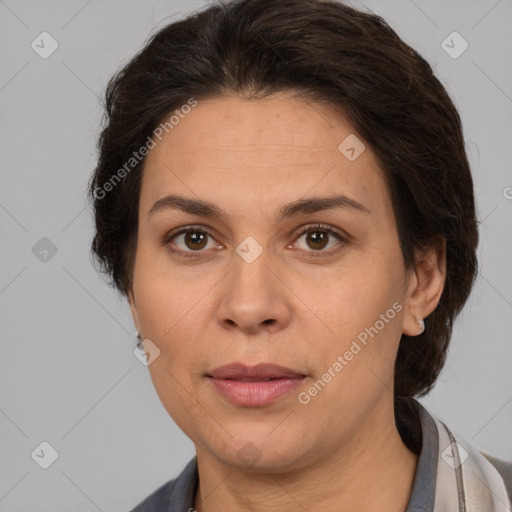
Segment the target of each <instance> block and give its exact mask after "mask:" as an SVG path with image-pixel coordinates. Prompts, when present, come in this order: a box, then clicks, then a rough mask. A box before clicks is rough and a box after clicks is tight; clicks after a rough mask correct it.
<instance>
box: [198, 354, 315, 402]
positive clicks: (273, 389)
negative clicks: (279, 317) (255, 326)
mask: <svg viewBox="0 0 512 512" xmlns="http://www.w3.org/2000/svg"><path fill="white" fill-rule="evenodd" d="M207 377H208V378H209V380H210V382H211V383H212V384H213V386H214V388H215V389H216V390H217V391H218V392H219V393H221V394H222V395H223V396H224V397H225V398H227V399H228V400H229V401H230V402H232V403H234V404H236V405H242V406H246V407H259V406H263V405H267V404H270V403H272V402H275V401H276V400H278V399H279V398H281V397H283V396H284V395H287V394H288V393H290V392H291V391H293V390H294V389H296V388H297V387H298V386H299V385H300V384H301V382H302V381H303V379H304V378H305V377H306V376H305V375H304V374H302V373H300V372H298V371H295V370H292V369H290V368H285V367H283V366H279V365H275V364H259V365H256V366H253V367H248V366H245V365H243V364H241V363H234V364H228V365H225V366H221V367H219V368H216V369H215V370H213V371H212V372H211V373H210V374H208V375H207ZM269 379H272V380H269Z"/></svg>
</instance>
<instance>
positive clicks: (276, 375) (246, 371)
mask: <svg viewBox="0 0 512 512" xmlns="http://www.w3.org/2000/svg"><path fill="white" fill-rule="evenodd" d="M207 376H208V377H213V378H214V379H233V380H240V381H262V380H271V379H283V378H291V379H293V378H302V377H305V375H304V374H303V373H301V372H299V371H295V370H292V369H290V368H285V367H284V366H279V365H277V364H268V363H261V364H258V365H256V366H252V367H249V366H246V365H244V364H242V363H232V364H227V365H225V366H220V367H219V368H216V369H215V370H213V371H212V372H211V373H210V374H208V375H207Z"/></svg>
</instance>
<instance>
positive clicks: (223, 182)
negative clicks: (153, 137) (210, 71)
mask: <svg viewBox="0 0 512 512" xmlns="http://www.w3.org/2000/svg"><path fill="white" fill-rule="evenodd" d="M344 141H348V142H346V143H345V142H344ZM340 144H341V150H340ZM362 144H363V143H362V141H361V139H360V137H357V134H356V133H355V130H354V128H353V127H352V126H351V125H350V124H349V123H348V122H347V121H346V120H345V119H344V118H343V117H342V116H341V115H340V114H339V113H337V112H336V111H335V110H334V109H332V108H330V107H329V106H327V105H325V104H320V103H317V102H312V101H310V102H308V101H306V100H302V99H297V98H293V97H292V96H291V94H289V93H288V94H287V93H279V94H275V95H272V96H269V97H267V98H264V99H243V98H240V97H238V96H235V95H231V96H225V97H221V98H216V99H210V100H203V101H202V100H198V101H197V105H196V106H195V107H193V108H192V109H191V110H190V112H189V113H187V114H182V116H180V119H179V122H178V123H177V124H175V125H173V128H172V129H169V133H165V132H164V134H163V136H162V140H161V141H158V142H157V144H156V146H155V147H154V148H153V149H152V150H151V151H150V152H149V154H148V156H147V157H146V161H145V165H144V177H143V186H142V194H141V210H142V209H145V210H146V211H148V210H149V208H151V206H152V204H154V202H155V201H157V200H159V199H160V198H161V197H163V196H164V195H166V194H171V193H176V194H181V195H186V196H188V197H194V198H201V199H205V200H208V201H210V202H213V203H216V204H231V205H232V207H233V209H234V210H236V209H238V210H240V211H242V210H243V209H244V208H245V209H246V210H247V208H251V207H252V206H254V207H256V208H261V209H264V208H270V207H271V205H272V204H273V203H275V205H276V206H280V205H281V204H283V203H285V202H288V201H294V200H297V199H299V198H302V197H308V196H320V195H322V196H325V195H326V194H327V195H329V194H335V193H340V194H344V195H347V196H351V197H353V199H355V200H356V201H359V202H363V203H365V202H366V203H368V202H370V203H371V204H372V207H381V208H382V209H384V210H385V209H386V208H388V207H389V204H387V203H388V202H389V199H388V197H387V191H386V187H385V184H384V181H383V179H382V176H381V172H380V171H379V169H378V165H377V162H376V160H375V158H374V155H373V153H372V151H371V150H370V148H369V147H367V146H366V147H364V146H363V145H362ZM348 146H353V147H354V148H355V150H356V151H357V153H355V154H356V156H357V154H358V153H359V152H360V154H359V156H357V158H356V159H355V160H354V159H352V160H351V159H350V158H348V157H347V155H348V156H351V155H353V154H354V152H352V153H350V152H349V153H346V149H347V148H348V149H349V150H350V147H348ZM362 149H363V150H362ZM361 150H362V152H361ZM262 197H264V198H265V204H262V201H261V199H262Z"/></svg>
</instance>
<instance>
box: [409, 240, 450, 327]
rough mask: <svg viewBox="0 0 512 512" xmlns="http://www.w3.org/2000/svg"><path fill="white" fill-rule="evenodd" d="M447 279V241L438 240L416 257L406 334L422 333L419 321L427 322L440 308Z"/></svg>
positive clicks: (410, 279) (410, 276)
mask: <svg viewBox="0 0 512 512" xmlns="http://www.w3.org/2000/svg"><path fill="white" fill-rule="evenodd" d="M445 279H446V240H445V239H444V237H441V238H439V239H438V240H436V241H435V242H434V243H433V245H432V246H431V247H429V248H428V249H427V250H423V251H419V253H417V254H416V264H415V268H414V269H412V270H411V272H410V274H409V276H408V279H407V283H406V288H407V294H406V299H405V308H404V309H405V313H404V318H403V326H402V332H403V333H404V334H407V335H409V336H417V335H419V334H421V333H422V332H423V331H422V328H421V326H420V325H419V323H418V320H423V319H425V318H426V317H427V316H428V315H430V313H432V311H434V309H435V308H436V306H437V304H438V303H439V300H440V299H441V295H442V293H443V290H444V283H445Z"/></svg>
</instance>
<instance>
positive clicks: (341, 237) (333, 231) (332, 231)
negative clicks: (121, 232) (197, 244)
mask: <svg viewBox="0 0 512 512" xmlns="http://www.w3.org/2000/svg"><path fill="white" fill-rule="evenodd" d="M315 229H316V230H318V231H325V232H327V233H328V234H329V235H331V236H332V235H334V236H335V237H336V238H337V239H338V241H339V242H340V244H341V246H344V245H346V244H347V243H348V242H349V241H350V236H349V235H348V234H346V233H345V232H343V231H341V230H339V229H337V228H335V227H334V226H331V225H329V224H322V223H318V222H317V223H309V224H307V225H304V226H301V227H300V228H298V229H297V230H295V235H294V241H293V242H292V243H291V245H294V244H295V243H296V242H297V240H298V239H299V238H300V237H301V236H302V235H304V234H305V233H309V232H312V231H314V230H315ZM194 231H199V232H201V233H205V234H206V235H207V236H209V237H210V238H212V239H213V240H215V242H216V243H217V244H219V245H222V244H220V243H219V242H217V240H216V238H215V236H214V235H213V234H212V232H211V231H210V228H206V227H204V226H202V225H196V224H193V225H189V226H182V227H180V228H176V229H174V230H172V231H170V232H169V233H167V234H166V235H165V236H164V239H163V241H162V245H163V246H167V245H169V243H170V242H171V240H172V239H173V238H175V237H176V236H179V235H182V234H186V233H188V232H194ZM287 247H289V245H288V246H287ZM171 250H172V251H173V252H176V253H181V254H182V255H184V256H192V255H194V256H192V257H196V256H195V255H197V256H199V255H200V254H201V253H207V252H208V251H204V250H199V251H183V250H182V249H171ZM339 250H341V249H340V247H339V246H338V247H336V248H334V249H330V250H327V251H323V250H319V251H314V250H311V251H306V252H307V253H311V254H310V256H312V257H322V256H331V255H334V254H336V253H337V252H338V251H339Z"/></svg>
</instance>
